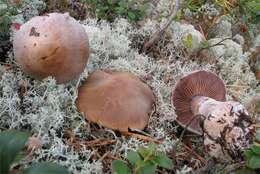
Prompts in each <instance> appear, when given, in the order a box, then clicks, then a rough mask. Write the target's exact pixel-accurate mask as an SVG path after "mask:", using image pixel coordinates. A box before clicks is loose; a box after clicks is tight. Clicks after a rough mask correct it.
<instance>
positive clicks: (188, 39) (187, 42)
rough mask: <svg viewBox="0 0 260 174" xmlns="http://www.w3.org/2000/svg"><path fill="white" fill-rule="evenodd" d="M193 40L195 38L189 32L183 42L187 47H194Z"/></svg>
mask: <svg viewBox="0 0 260 174" xmlns="http://www.w3.org/2000/svg"><path fill="white" fill-rule="evenodd" d="M192 41H193V39H192V34H191V33H189V34H188V35H187V36H186V37H185V38H184V39H183V41H182V42H183V44H184V46H185V47H186V48H188V49H192V47H193V44H192Z"/></svg>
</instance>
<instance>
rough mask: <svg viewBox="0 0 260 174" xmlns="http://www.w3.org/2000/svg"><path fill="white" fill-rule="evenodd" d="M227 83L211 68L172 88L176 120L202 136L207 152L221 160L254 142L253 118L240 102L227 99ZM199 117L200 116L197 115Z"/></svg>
mask: <svg viewBox="0 0 260 174" xmlns="http://www.w3.org/2000/svg"><path fill="white" fill-rule="evenodd" d="M225 95H226V90H225V85H224V82H223V81H222V80H221V79H220V78H219V77H218V76H217V75H215V74H214V73H212V72H209V71H196V72H193V73H191V74H189V75H187V76H185V77H183V78H182V79H181V80H180V81H179V82H178V83H177V85H176V87H175V89H174V90H173V95H172V101H173V105H174V107H175V110H176V113H177V122H178V123H179V124H180V125H181V126H183V127H186V126H187V129H188V130H190V131H191V132H193V133H196V134H199V135H203V137H204V145H205V147H207V148H206V149H207V151H208V153H209V154H210V155H211V156H213V157H215V158H217V159H222V160H230V159H235V158H236V157H239V156H240V155H241V154H242V152H243V151H244V150H245V149H246V148H247V147H248V145H249V144H250V143H251V142H252V138H253V127H252V118H251V117H250V116H249V114H248V112H247V110H246V109H245V107H244V106H243V105H242V104H240V103H239V102H235V101H225ZM198 116H199V117H198Z"/></svg>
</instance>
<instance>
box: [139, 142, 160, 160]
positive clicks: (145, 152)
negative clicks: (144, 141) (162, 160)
mask: <svg viewBox="0 0 260 174" xmlns="http://www.w3.org/2000/svg"><path fill="white" fill-rule="evenodd" d="M155 151H156V145H155V144H150V145H149V147H148V148H144V147H140V148H139V149H138V153H139V154H140V155H141V156H142V157H143V158H149V157H151V156H153V155H154V154H155Z"/></svg>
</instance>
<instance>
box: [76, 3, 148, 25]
mask: <svg viewBox="0 0 260 174" xmlns="http://www.w3.org/2000/svg"><path fill="white" fill-rule="evenodd" d="M81 2H83V3H86V4H88V5H90V6H91V8H90V9H89V10H92V11H93V12H94V13H95V14H96V15H97V17H98V18H100V19H106V20H108V21H113V20H114V19H115V18H116V17H118V16H121V17H124V18H127V19H128V20H129V21H138V20H140V19H141V18H142V17H143V16H144V14H145V8H146V4H145V3H144V4H142V3H137V2H136V1H134V0H81Z"/></svg>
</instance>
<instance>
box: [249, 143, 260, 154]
mask: <svg viewBox="0 0 260 174" xmlns="http://www.w3.org/2000/svg"><path fill="white" fill-rule="evenodd" d="M251 149H252V151H253V152H254V153H256V154H257V155H260V145H259V144H253V145H252V146H251Z"/></svg>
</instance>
